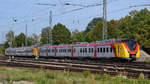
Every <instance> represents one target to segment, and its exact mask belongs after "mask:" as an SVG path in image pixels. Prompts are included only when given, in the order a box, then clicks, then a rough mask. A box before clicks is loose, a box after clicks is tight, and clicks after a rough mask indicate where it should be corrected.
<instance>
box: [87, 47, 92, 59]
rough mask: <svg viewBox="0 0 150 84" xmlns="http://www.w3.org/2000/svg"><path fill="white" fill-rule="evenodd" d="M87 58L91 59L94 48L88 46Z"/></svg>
mask: <svg viewBox="0 0 150 84" xmlns="http://www.w3.org/2000/svg"><path fill="white" fill-rule="evenodd" d="M87 48H88V57H89V58H93V56H94V46H88V47H87Z"/></svg>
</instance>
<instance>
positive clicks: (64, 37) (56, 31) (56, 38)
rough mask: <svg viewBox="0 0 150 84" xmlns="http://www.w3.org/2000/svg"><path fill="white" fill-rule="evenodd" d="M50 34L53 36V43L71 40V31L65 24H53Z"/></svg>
mask: <svg viewBox="0 0 150 84" xmlns="http://www.w3.org/2000/svg"><path fill="white" fill-rule="evenodd" d="M52 34H53V35H52V36H53V43H54V44H61V43H64V44H66V43H70V40H71V33H70V31H69V30H68V29H67V28H66V26H64V25H62V24H60V23H58V24H57V25H55V26H54V28H53V30H52Z"/></svg>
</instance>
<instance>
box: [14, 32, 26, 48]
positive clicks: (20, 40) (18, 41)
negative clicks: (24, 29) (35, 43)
mask: <svg viewBox="0 0 150 84" xmlns="http://www.w3.org/2000/svg"><path fill="white" fill-rule="evenodd" d="M25 38H26V37H25V35H24V33H20V34H19V35H18V36H16V37H15V39H14V40H13V47H20V46H24V45H25Z"/></svg>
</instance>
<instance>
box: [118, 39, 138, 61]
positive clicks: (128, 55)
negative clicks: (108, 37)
mask: <svg viewBox="0 0 150 84" xmlns="http://www.w3.org/2000/svg"><path fill="white" fill-rule="evenodd" d="M115 47H116V54H117V57H119V58H123V59H127V60H128V61H135V60H136V59H138V58H139V57H140V48H139V44H138V43H137V42H136V41H135V40H133V39H122V40H121V42H120V44H117V45H115Z"/></svg>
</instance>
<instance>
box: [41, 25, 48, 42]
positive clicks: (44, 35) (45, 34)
mask: <svg viewBox="0 0 150 84" xmlns="http://www.w3.org/2000/svg"><path fill="white" fill-rule="evenodd" d="M49 37H50V29H49V27H46V28H44V29H42V34H41V40H40V42H41V44H48V43H49V41H50V39H49Z"/></svg>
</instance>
